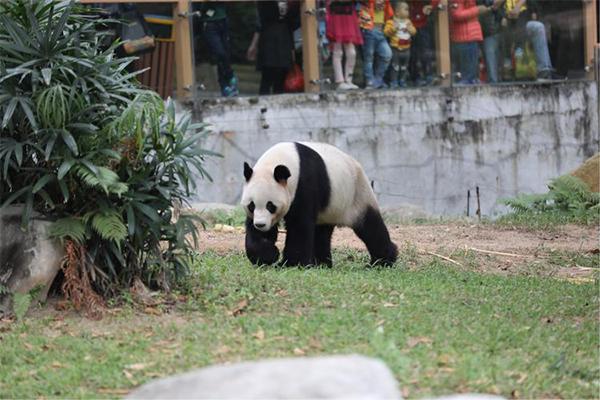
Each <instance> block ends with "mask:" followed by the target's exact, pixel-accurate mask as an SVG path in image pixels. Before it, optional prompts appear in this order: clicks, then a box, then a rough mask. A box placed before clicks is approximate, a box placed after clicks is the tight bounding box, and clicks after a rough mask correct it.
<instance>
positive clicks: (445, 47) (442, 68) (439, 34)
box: [434, 6, 452, 86]
mask: <svg viewBox="0 0 600 400" xmlns="http://www.w3.org/2000/svg"><path fill="white" fill-rule="evenodd" d="M434 12H435V16H436V22H437V24H436V25H437V29H436V30H435V59H436V65H437V73H438V76H439V77H440V78H441V86H450V84H451V83H452V79H451V73H452V71H451V68H452V67H451V64H450V26H449V21H448V18H449V17H450V16H449V15H448V7H447V6H446V7H443V8H439V9H438V10H437V11H434Z"/></svg>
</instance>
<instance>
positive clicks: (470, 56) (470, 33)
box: [449, 0, 490, 85]
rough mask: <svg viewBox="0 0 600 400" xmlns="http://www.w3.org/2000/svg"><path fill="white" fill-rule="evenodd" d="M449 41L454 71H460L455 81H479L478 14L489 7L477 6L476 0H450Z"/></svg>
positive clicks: (471, 82)
mask: <svg viewBox="0 0 600 400" xmlns="http://www.w3.org/2000/svg"><path fill="white" fill-rule="evenodd" d="M449 7H450V41H451V45H452V48H451V52H452V54H451V56H452V64H453V66H454V71H455V72H459V73H460V77H459V78H458V80H457V83H461V84H469V85H470V84H474V83H479V79H478V75H479V42H481V41H482V40H483V33H482V31H481V25H479V16H480V15H483V14H486V13H488V12H490V7H488V6H485V5H480V6H478V5H477V3H476V0H451V1H450V4H449Z"/></svg>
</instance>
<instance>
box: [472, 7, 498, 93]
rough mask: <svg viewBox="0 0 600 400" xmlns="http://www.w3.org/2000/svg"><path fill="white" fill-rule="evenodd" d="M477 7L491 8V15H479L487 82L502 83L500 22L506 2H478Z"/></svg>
mask: <svg viewBox="0 0 600 400" xmlns="http://www.w3.org/2000/svg"><path fill="white" fill-rule="evenodd" d="M477 5H484V6H489V7H491V10H490V12H489V13H483V14H480V15H479V24H480V25H481V31H482V33H483V42H482V45H481V51H482V53H483V58H484V60H485V69H486V71H487V82H488V83H498V82H500V68H501V61H502V55H501V52H500V49H501V41H502V32H501V26H500V22H501V20H502V17H503V5H504V0H478V1H477Z"/></svg>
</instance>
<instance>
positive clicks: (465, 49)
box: [451, 42, 479, 85]
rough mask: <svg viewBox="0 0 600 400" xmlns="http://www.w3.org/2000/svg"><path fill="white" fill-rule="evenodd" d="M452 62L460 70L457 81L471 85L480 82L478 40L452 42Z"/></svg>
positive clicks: (455, 68)
mask: <svg viewBox="0 0 600 400" xmlns="http://www.w3.org/2000/svg"><path fill="white" fill-rule="evenodd" d="M451 52H452V64H453V65H454V71H455V72H460V75H461V77H460V79H459V80H458V81H457V82H456V83H460V84H467V85H471V84H474V83H479V46H478V44H477V42H466V43H452V49H451Z"/></svg>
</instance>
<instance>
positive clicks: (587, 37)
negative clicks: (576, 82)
mask: <svg viewBox="0 0 600 400" xmlns="http://www.w3.org/2000/svg"><path fill="white" fill-rule="evenodd" d="M597 7H598V3H597V1H596V0H586V1H585V2H584V3H583V42H584V48H583V54H584V57H585V62H584V64H583V65H584V66H586V67H589V71H588V72H587V73H586V76H587V78H588V79H594V69H595V63H597V62H598V60H595V59H594V48H595V47H596V45H597V44H598V37H597V32H598V8H597Z"/></svg>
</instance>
